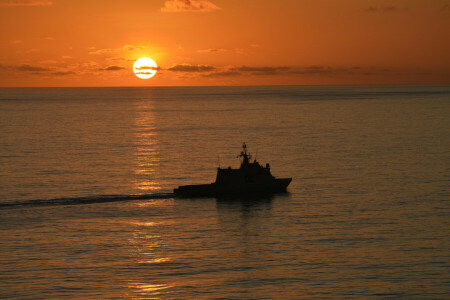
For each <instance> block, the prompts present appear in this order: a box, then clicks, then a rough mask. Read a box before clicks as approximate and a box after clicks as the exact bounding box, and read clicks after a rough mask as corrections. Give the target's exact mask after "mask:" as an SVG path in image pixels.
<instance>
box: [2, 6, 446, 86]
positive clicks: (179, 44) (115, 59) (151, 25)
mask: <svg viewBox="0 0 450 300" xmlns="http://www.w3.org/2000/svg"><path fill="white" fill-rule="evenodd" d="M449 37H450V0H385V1H383V0H273V1H271V0H210V1H206V0H128V1H126V0H108V1H106V0H95V1H94V0H0V45H1V47H0V86H3V87H8V86H166V85H171V86H172V85H267V84H269V85H272V84H397V83H450V38H449ZM140 57H150V58H152V59H154V60H155V61H156V63H157V64H158V66H159V67H160V70H159V71H158V73H157V74H156V76H155V77H153V78H151V79H148V80H143V79H139V78H137V77H136V76H135V75H134V74H133V72H132V65H133V62H134V61H135V60H136V59H138V58H140Z"/></svg>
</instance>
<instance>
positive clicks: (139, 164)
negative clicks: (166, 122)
mask: <svg viewBox="0 0 450 300" xmlns="http://www.w3.org/2000/svg"><path fill="white" fill-rule="evenodd" d="M155 128H156V126H155V119H154V115H153V112H152V102H151V101H148V100H143V101H139V102H138V103H137V104H136V117H135V151H136V154H135V159H136V169H135V171H134V172H135V174H136V181H135V188H137V189H138V190H139V192H140V193H152V192H156V191H158V190H159V189H160V184H158V181H157V180H155V176H156V167H157V166H158V164H159V162H160V158H159V155H158V153H159V145H158V139H157V135H156V132H155Z"/></svg>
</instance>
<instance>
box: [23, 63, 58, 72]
mask: <svg viewBox="0 0 450 300" xmlns="http://www.w3.org/2000/svg"><path fill="white" fill-rule="evenodd" d="M16 69H17V70H19V71H24V72H47V71H50V69H48V68H42V67H35V66H30V65H21V66H18V67H16Z"/></svg>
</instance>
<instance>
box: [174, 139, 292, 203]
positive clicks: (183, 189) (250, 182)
mask: <svg viewBox="0 0 450 300" xmlns="http://www.w3.org/2000/svg"><path fill="white" fill-rule="evenodd" d="M237 157H238V158H241V166H240V168H239V169H232V168H231V167H228V168H220V166H219V167H218V168H217V176H216V181H215V182H212V183H208V184H196V185H182V186H179V187H178V188H175V189H174V193H175V194H176V195H178V196H183V197H205V196H223V195H241V194H245V195H249V194H274V193H279V192H286V188H287V187H288V185H289V184H290V183H291V181H292V178H275V177H274V176H273V175H272V174H271V172H270V165H269V164H268V163H267V164H266V166H265V167H263V166H261V165H260V164H259V163H258V162H257V161H256V158H255V159H254V161H253V162H252V161H251V160H252V155H251V154H250V153H249V152H247V145H246V144H245V143H243V144H242V151H241V153H240V154H239V155H238V156H237Z"/></svg>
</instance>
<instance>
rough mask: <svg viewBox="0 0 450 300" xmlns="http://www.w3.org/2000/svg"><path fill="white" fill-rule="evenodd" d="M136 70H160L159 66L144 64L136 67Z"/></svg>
mask: <svg viewBox="0 0 450 300" xmlns="http://www.w3.org/2000/svg"><path fill="white" fill-rule="evenodd" d="M134 70H136V71H146V70H152V71H157V70H159V67H151V66H142V67H137V68H134Z"/></svg>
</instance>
